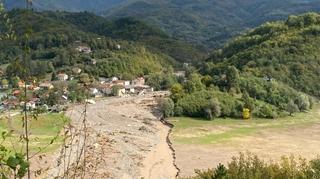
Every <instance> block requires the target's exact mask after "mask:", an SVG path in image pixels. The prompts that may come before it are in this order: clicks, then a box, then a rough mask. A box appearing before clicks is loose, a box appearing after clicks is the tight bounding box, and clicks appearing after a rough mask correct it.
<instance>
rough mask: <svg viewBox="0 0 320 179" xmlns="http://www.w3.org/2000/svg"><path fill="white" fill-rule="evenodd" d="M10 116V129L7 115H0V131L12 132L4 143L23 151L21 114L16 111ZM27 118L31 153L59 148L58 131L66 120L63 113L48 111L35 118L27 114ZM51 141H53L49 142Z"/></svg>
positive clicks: (59, 137)
mask: <svg viewBox="0 0 320 179" xmlns="http://www.w3.org/2000/svg"><path fill="white" fill-rule="evenodd" d="M11 118H12V122H11V129H9V128H10V127H8V125H9V122H8V121H9V120H8V119H9V117H8V116H7V115H2V116H1V117H0V133H2V132H4V131H6V132H8V131H9V130H11V132H12V134H11V136H9V137H8V138H7V139H6V140H5V141H4V145H5V146H7V147H9V148H12V149H13V150H16V151H24V149H23V148H24V145H25V144H24V140H23V139H21V137H20V136H21V135H23V134H24V129H23V121H22V119H23V118H22V115H21V114H20V113H19V112H18V113H17V112H16V113H15V114H14V115H11ZM28 119H29V120H28V121H29V126H30V138H29V141H30V149H31V154H33V153H38V152H40V153H48V152H53V151H54V150H56V149H57V148H59V146H60V145H61V139H62V137H61V136H60V132H61V130H62V128H63V126H64V125H65V124H66V123H67V122H68V118H66V117H65V116H64V115H63V114H57V113H48V114H40V115H38V117H36V118H33V117H32V116H29V118H28ZM52 141H53V143H52V144H50V143H51V142H52ZM49 144H50V145H49Z"/></svg>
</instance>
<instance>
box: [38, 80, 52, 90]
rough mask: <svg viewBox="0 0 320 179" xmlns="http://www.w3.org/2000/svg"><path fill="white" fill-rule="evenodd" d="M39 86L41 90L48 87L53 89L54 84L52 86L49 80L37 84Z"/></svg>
mask: <svg viewBox="0 0 320 179" xmlns="http://www.w3.org/2000/svg"><path fill="white" fill-rule="evenodd" d="M39 87H40V89H43V90H50V89H53V88H54V86H53V85H52V84H51V83H49V82H44V83H41V84H40V85H39Z"/></svg>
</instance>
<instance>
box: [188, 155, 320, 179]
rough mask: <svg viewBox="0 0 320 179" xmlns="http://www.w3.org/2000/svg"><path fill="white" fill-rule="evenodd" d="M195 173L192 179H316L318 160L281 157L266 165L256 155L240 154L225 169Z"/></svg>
mask: <svg viewBox="0 0 320 179" xmlns="http://www.w3.org/2000/svg"><path fill="white" fill-rule="evenodd" d="M195 172H196V176H195V177H193V179H287V178H292V179H317V178H319V176H320V175H319V174H320V159H315V160H312V161H310V162H307V161H306V160H305V159H302V158H299V159H295V158H294V157H282V159H281V161H280V162H279V163H276V162H271V163H267V162H265V161H263V160H261V159H259V158H258V157H257V156H256V155H253V154H250V153H249V154H247V155H245V154H243V153H241V154H240V156H239V157H233V158H232V161H231V162H230V163H229V164H228V167H227V168H226V167H225V166H223V165H221V164H219V165H218V167H216V168H214V169H208V170H204V171H200V170H195Z"/></svg>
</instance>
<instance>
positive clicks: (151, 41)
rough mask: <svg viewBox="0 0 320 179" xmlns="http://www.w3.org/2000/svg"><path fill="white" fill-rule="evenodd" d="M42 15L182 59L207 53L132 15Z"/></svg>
mask: <svg viewBox="0 0 320 179" xmlns="http://www.w3.org/2000/svg"><path fill="white" fill-rule="evenodd" d="M41 14H42V15H43V16H46V17H50V18H54V19H56V20H59V21H64V22H67V23H71V24H73V25H75V26H77V28H79V29H81V30H83V31H86V32H91V33H95V34H99V35H103V36H107V37H111V38H113V39H120V40H126V41H134V42H139V43H141V44H143V45H145V46H146V47H147V48H149V49H150V50H153V51H156V52H162V53H165V54H167V55H169V56H170V57H172V58H174V59H175V60H177V61H178V62H180V63H183V62H189V63H190V62H195V61H199V60H200V59H203V58H204V57H205V53H204V50H203V49H201V48H196V47H193V46H192V45H190V44H188V43H186V42H184V41H181V40H178V39H176V38H174V37H170V36H169V35H167V34H166V33H165V32H163V31H162V30H160V29H159V28H158V27H156V26H151V25H148V24H146V23H144V22H142V21H139V20H136V19H134V18H131V17H126V18H120V19H116V20H108V19H106V18H103V17H100V16H97V15H94V14H92V13H88V12H82V13H62V12H60V13H57V12H44V13H41Z"/></svg>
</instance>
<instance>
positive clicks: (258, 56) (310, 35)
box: [202, 13, 320, 97]
mask: <svg viewBox="0 0 320 179" xmlns="http://www.w3.org/2000/svg"><path fill="white" fill-rule="evenodd" d="M227 66H235V67H236V68H237V69H239V70H240V71H241V72H242V73H243V74H247V75H249V76H255V77H259V78H260V79H266V80H275V81H279V82H282V83H285V84H287V85H289V86H291V87H293V88H295V89H296V90H298V91H303V92H305V93H308V94H310V95H314V96H317V97H320V91H319V89H320V83H319V81H320V70H319V69H320V14H317V13H308V14H305V15H300V16H290V17H289V18H288V19H287V20H286V21H279V22H269V23H266V24H263V25H261V26H260V27H258V28H255V29H253V30H251V31H250V32H248V33H247V34H245V35H242V36H240V37H237V38H235V39H234V40H233V41H231V42H230V43H229V44H227V45H226V46H225V47H224V48H222V49H220V50H217V51H215V52H214V53H213V55H212V57H211V58H210V59H208V63H206V65H204V67H203V69H202V72H203V73H204V74H210V75H212V76H215V75H219V74H222V73H224V70H223V69H224V68H225V67H227ZM251 85H252V89H254V88H255V86H256V85H255V84H254V83H252V84H251ZM252 93H257V91H256V92H254V90H253V91H252ZM256 95H257V94H256ZM253 97H255V96H253Z"/></svg>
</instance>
